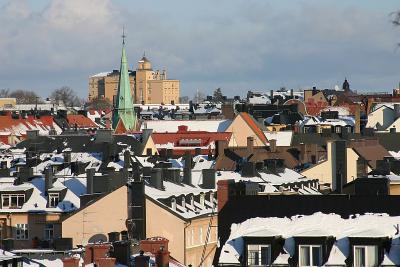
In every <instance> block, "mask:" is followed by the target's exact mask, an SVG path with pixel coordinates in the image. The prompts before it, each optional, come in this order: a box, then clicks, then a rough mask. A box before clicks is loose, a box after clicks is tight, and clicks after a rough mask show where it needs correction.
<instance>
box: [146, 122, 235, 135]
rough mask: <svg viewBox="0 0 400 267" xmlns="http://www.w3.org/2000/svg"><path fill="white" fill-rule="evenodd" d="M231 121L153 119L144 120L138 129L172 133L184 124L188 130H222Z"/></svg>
mask: <svg viewBox="0 0 400 267" xmlns="http://www.w3.org/2000/svg"><path fill="white" fill-rule="evenodd" d="M231 122H232V121H231V120H190V121H189V120H169V121H168V120H158V121H157V120H155V121H144V122H143V123H142V125H141V127H140V130H143V129H152V130H153V131H154V132H159V133H165V132H170V133H174V132H177V131H178V126H180V125H186V126H188V131H204V130H207V131H208V132H224V131H225V130H226V129H227V128H228V127H229V125H230V124H231Z"/></svg>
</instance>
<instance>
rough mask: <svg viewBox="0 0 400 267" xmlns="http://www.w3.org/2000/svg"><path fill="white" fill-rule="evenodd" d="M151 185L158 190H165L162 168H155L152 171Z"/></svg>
mask: <svg viewBox="0 0 400 267" xmlns="http://www.w3.org/2000/svg"><path fill="white" fill-rule="evenodd" d="M150 185H151V186H153V187H155V188H157V189H158V190H164V184H163V178H162V169H161V168H153V170H152V171H151V176H150Z"/></svg>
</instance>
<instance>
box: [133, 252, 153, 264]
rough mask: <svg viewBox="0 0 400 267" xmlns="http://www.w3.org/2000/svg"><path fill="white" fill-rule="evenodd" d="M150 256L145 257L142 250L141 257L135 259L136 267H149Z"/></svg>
mask: <svg viewBox="0 0 400 267" xmlns="http://www.w3.org/2000/svg"><path fill="white" fill-rule="evenodd" d="M149 263H150V256H144V251H143V250H141V251H140V253H139V256H136V257H135V266H136V267H149Z"/></svg>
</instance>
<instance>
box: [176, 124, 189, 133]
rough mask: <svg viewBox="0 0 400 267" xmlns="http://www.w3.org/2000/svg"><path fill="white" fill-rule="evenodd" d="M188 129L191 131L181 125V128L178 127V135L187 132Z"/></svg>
mask: <svg viewBox="0 0 400 267" xmlns="http://www.w3.org/2000/svg"><path fill="white" fill-rule="evenodd" d="M188 129H189V128H188V127H187V125H179V126H178V133H182V132H183V133H184V132H187V131H188Z"/></svg>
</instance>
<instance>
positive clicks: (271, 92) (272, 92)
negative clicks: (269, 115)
mask: <svg viewBox="0 0 400 267" xmlns="http://www.w3.org/2000/svg"><path fill="white" fill-rule="evenodd" d="M269 97H270V98H271V102H272V100H273V99H274V90H271V91H270V92H269Z"/></svg>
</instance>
